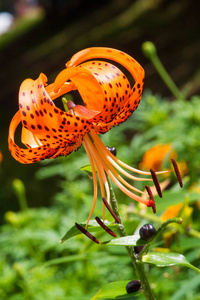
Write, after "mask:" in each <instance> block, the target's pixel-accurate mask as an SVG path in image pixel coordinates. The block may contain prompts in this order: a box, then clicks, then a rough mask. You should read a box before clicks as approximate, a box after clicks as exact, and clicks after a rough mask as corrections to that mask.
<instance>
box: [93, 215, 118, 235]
mask: <svg viewBox="0 0 200 300" xmlns="http://www.w3.org/2000/svg"><path fill="white" fill-rule="evenodd" d="M95 220H96V221H97V223H98V224H99V225H100V226H101V227H102V228H103V229H104V230H105V231H106V232H107V233H109V234H110V235H112V236H114V237H117V235H116V234H115V233H114V232H113V231H112V230H111V229H110V228H108V227H107V226H106V225H105V224H104V223H103V222H102V221H101V220H100V219H99V218H98V217H96V218H95Z"/></svg>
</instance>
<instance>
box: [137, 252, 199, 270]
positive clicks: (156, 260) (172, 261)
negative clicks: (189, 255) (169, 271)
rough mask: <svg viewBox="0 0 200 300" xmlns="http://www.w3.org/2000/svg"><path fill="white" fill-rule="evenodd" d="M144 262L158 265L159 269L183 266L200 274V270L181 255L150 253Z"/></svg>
mask: <svg viewBox="0 0 200 300" xmlns="http://www.w3.org/2000/svg"><path fill="white" fill-rule="evenodd" d="M142 260H143V262H145V263H148V264H153V265H156V266H157V267H169V266H174V265H182V266H185V267H188V268H191V269H193V270H195V271H197V272H198V273H200V270H199V269H198V268H196V267H194V266H193V265H191V264H190V263H189V261H188V260H187V259H186V258H185V256H184V255H182V254H179V253H172V252H169V253H163V252H149V253H148V254H146V255H144V256H143V258H142Z"/></svg>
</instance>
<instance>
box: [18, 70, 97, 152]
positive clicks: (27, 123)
mask: <svg viewBox="0 0 200 300" xmlns="http://www.w3.org/2000/svg"><path fill="white" fill-rule="evenodd" d="M49 90H52V88H51V89H49ZM19 108H20V114H21V121H22V125H23V127H24V128H25V129H27V130H28V131H30V132H31V133H32V134H33V136H34V137H36V138H37V141H39V142H41V143H42V144H43V145H46V146H48V147H51V148H57V147H58V146H60V145H63V144H65V145H66V146H67V145H68V144H69V145H71V143H76V141H77V140H79V139H80V137H82V136H84V135H85V134H86V132H88V131H89V130H90V128H91V126H92V125H91V124H90V122H89V121H88V120H86V119H84V118H80V117H78V116H75V115H73V114H71V113H67V112H63V111H62V110H60V109H59V108H57V107H56V106H55V105H54V103H53V101H52V100H51V98H50V97H49V95H48V93H47V90H46V89H45V88H44V78H43V75H40V76H39V78H38V79H36V80H32V79H27V80H25V81H24V82H23V83H22V85H21V87H20V91H19ZM23 142H24V143H25V144H28V142H26V140H25V139H23Z"/></svg>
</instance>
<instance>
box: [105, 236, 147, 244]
mask: <svg viewBox="0 0 200 300" xmlns="http://www.w3.org/2000/svg"><path fill="white" fill-rule="evenodd" d="M146 243H147V242H145V241H144V240H142V239H141V238H140V235H139V234H135V235H127V236H124V237H121V238H118V239H113V240H110V241H108V242H104V243H103V244H106V245H115V246H141V245H145V244H146Z"/></svg>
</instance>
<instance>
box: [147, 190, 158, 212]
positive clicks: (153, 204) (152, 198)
mask: <svg viewBox="0 0 200 300" xmlns="http://www.w3.org/2000/svg"><path fill="white" fill-rule="evenodd" d="M145 188H146V190H147V193H148V194H149V197H150V200H149V204H147V206H148V207H152V210H153V213H154V214H155V213H156V204H155V200H154V197H153V194H152V191H151V189H150V187H149V186H148V185H145Z"/></svg>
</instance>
